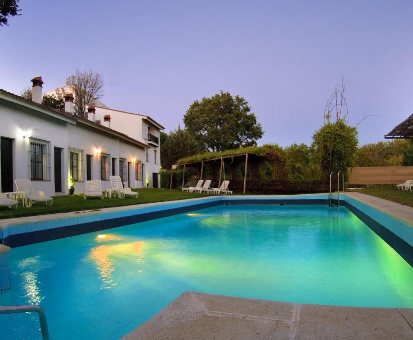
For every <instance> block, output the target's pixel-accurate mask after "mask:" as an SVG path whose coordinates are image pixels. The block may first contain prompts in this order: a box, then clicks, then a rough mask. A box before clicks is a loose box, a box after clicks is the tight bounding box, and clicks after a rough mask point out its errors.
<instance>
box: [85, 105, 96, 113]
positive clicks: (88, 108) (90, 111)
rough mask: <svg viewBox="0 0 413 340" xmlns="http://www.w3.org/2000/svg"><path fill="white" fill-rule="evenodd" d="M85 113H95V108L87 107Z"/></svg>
mask: <svg viewBox="0 0 413 340" xmlns="http://www.w3.org/2000/svg"><path fill="white" fill-rule="evenodd" d="M87 112H88V113H95V112H96V107H95V105H89V106H88V107H87Z"/></svg>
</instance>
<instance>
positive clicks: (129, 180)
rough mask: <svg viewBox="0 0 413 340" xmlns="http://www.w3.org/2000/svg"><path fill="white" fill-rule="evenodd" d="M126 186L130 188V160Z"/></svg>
mask: <svg viewBox="0 0 413 340" xmlns="http://www.w3.org/2000/svg"><path fill="white" fill-rule="evenodd" d="M128 188H130V162H128Z"/></svg>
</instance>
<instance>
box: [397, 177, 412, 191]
mask: <svg viewBox="0 0 413 340" xmlns="http://www.w3.org/2000/svg"><path fill="white" fill-rule="evenodd" d="M396 187H397V189H401V190H410V191H411V190H412V187H413V180H412V179H409V180H407V181H406V182H404V183H401V184H397V185H396Z"/></svg>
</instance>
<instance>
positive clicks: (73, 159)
mask: <svg viewBox="0 0 413 340" xmlns="http://www.w3.org/2000/svg"><path fill="white" fill-rule="evenodd" d="M82 156H83V151H82V150H77V149H69V176H71V177H73V179H74V181H75V182H80V181H83V159H82Z"/></svg>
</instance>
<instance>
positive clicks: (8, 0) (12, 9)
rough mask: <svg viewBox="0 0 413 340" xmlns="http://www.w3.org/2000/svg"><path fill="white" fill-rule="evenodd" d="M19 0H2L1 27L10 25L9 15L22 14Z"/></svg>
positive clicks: (0, 10)
mask: <svg viewBox="0 0 413 340" xmlns="http://www.w3.org/2000/svg"><path fill="white" fill-rule="evenodd" d="M18 2H19V0H0V27H1V26H8V22H7V17H8V16H12V17H14V16H15V15H20V14H19V12H20V9H19V5H18V4H17V3H18Z"/></svg>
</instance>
